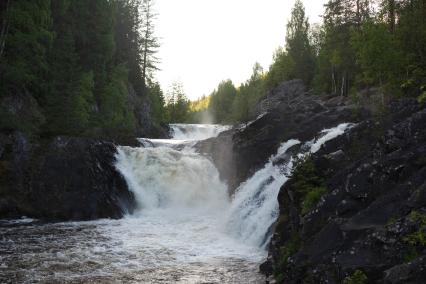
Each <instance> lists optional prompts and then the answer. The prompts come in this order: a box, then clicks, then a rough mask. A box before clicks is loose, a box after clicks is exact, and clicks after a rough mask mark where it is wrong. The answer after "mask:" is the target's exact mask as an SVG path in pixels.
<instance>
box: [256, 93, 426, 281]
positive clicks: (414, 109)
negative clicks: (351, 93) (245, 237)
mask: <svg viewBox="0 0 426 284" xmlns="http://www.w3.org/2000/svg"><path fill="white" fill-rule="evenodd" d="M425 125H426V108H424V107H423V108H422V107H420V106H419V105H418V104H417V103H416V102H415V101H413V100H402V101H399V102H396V103H394V104H392V105H391V106H390V109H389V114H388V115H386V117H385V118H384V119H383V120H380V121H378V120H365V121H362V122H360V123H359V124H358V125H357V126H356V127H354V128H353V129H351V130H350V131H348V133H346V134H345V135H343V136H341V137H338V138H337V139H335V140H333V141H330V142H329V143H327V144H326V145H324V147H323V148H322V149H321V150H320V151H319V152H318V153H316V154H315V155H314V156H313V157H312V161H313V164H314V165H315V168H316V169H317V171H318V175H319V176H320V177H321V178H322V179H323V180H324V181H325V187H326V189H327V191H326V193H325V194H324V195H323V196H322V198H321V200H320V201H319V202H318V203H317V204H316V205H315V207H314V208H313V209H311V210H310V211H309V212H303V211H302V209H301V205H302V203H303V202H304V201H303V194H301V192H300V188H299V187H298V184H300V178H292V179H290V180H289V181H288V182H287V183H286V184H285V185H284V186H283V187H282V188H281V191H280V194H279V197H278V201H279V204H280V217H279V219H278V220H279V221H278V224H277V228H276V232H275V234H274V236H273V239H272V242H271V245H270V248H269V257H268V261H267V262H266V263H264V264H263V265H262V267H261V268H262V271H263V272H264V273H265V274H267V275H271V276H272V275H273V276H274V278H275V279H276V280H277V282H278V283H343V282H345V281H346V283H423V282H422V281H424V279H426V262H425V252H426V250H425V249H426V198H425V197H426V128H425ZM361 278H362V279H364V280H363V282H349V281H351V280H353V281H355V279H358V280H360V279H361Z"/></svg>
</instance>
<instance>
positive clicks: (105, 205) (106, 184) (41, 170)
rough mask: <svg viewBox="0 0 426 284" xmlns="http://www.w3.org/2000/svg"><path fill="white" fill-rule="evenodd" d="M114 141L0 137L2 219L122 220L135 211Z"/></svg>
mask: <svg viewBox="0 0 426 284" xmlns="http://www.w3.org/2000/svg"><path fill="white" fill-rule="evenodd" d="M115 153H116V147H115V145H114V144H113V143H111V142H102V141H97V140H92V139H84V138H67V137H57V138H55V139H54V140H53V141H43V142H40V141H39V142H38V143H34V142H30V140H29V139H28V138H27V137H26V136H25V135H23V134H22V133H20V132H10V133H8V134H2V135H1V136H0V186H1V187H0V218H4V217H6V218H7V217H10V218H16V217H20V216H23V215H25V216H29V217H33V218H41V219H48V220H89V219H97V218H120V217H122V216H123V214H125V213H126V212H131V211H132V210H133V208H134V207H135V202H134V198H133V195H132V194H131V193H130V192H129V191H128V189H127V185H126V182H125V180H124V178H123V177H122V176H121V175H120V173H119V172H118V171H117V170H116V169H115V167H114V162H115Z"/></svg>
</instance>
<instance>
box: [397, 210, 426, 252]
mask: <svg viewBox="0 0 426 284" xmlns="http://www.w3.org/2000/svg"><path fill="white" fill-rule="evenodd" d="M408 218H409V220H410V221H411V222H413V223H417V225H418V229H417V230H416V231H415V232H413V233H411V234H409V235H407V236H405V237H404V238H403V239H402V240H403V241H404V242H405V243H406V244H408V245H410V246H412V247H419V246H421V247H424V246H426V214H423V213H419V212H417V211H413V212H411V213H410V215H409V217H408Z"/></svg>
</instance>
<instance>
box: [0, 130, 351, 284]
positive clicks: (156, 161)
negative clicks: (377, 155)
mask: <svg viewBox="0 0 426 284" xmlns="http://www.w3.org/2000/svg"><path fill="white" fill-rule="evenodd" d="M350 126H351V125H350V124H343V125H339V126H337V127H336V128H332V129H327V130H324V131H323V132H322V133H321V134H320V137H319V138H318V139H317V140H314V141H312V143H311V144H309V147H308V151H311V152H315V151H318V150H319V149H320V147H321V145H323V144H324V143H325V142H326V141H328V140H330V139H333V138H335V137H337V136H338V135H341V134H342V133H344V131H345V130H346V129H347V128H349V127H350ZM171 127H172V129H173V130H174V137H173V139H171V140H150V139H141V143H142V146H141V147H138V148H131V147H119V148H118V153H117V169H118V170H119V171H120V172H121V173H122V174H123V176H124V177H125V179H126V181H127V183H128V185H129V188H130V189H131V190H132V192H133V193H134V195H135V197H136V201H137V203H138V210H137V211H136V213H135V214H134V215H132V216H127V217H126V218H124V219H121V220H99V221H93V222H67V223H57V224H42V223H41V222H32V220H25V221H24V220H20V221H19V222H17V221H12V222H5V223H2V222H0V227H1V230H0V282H7V281H9V282H19V283H33V282H61V283H67V282H68V283H86V282H92V283H116V282H119V283H123V282H125V283H262V282H264V279H263V277H262V276H261V275H260V274H258V273H257V271H258V265H259V263H260V262H261V261H262V260H263V259H264V258H265V256H266V250H265V246H266V244H267V243H268V240H269V237H270V233H271V231H270V228H271V225H272V224H273V223H274V222H275V220H276V218H277V215H278V203H277V195H278V192H279V189H280V187H281V186H282V184H284V183H285V182H286V181H287V179H288V176H289V174H290V172H291V168H292V158H291V156H292V155H293V154H294V151H291V153H288V152H290V151H289V149H290V148H292V147H293V146H295V145H297V144H299V143H300V142H299V141H297V140H290V141H287V142H285V143H283V144H282V145H281V147H279V149H278V151H277V154H276V155H274V156H272V157H271V158H270V159H269V161H267V163H266V164H265V166H264V167H263V169H261V170H259V171H258V172H256V173H255V174H254V175H253V176H252V177H250V178H249V179H248V180H247V181H246V182H244V183H243V184H241V185H240V187H239V188H238V190H237V192H236V194H235V196H234V197H233V198H232V200H231V199H230V198H229V196H228V194H227V187H226V185H225V184H224V183H223V182H222V181H221V180H220V179H219V174H218V171H217V169H216V168H215V167H214V165H213V164H212V162H211V161H210V160H209V159H208V158H206V157H204V156H202V155H200V154H198V153H195V152H194V150H193V149H192V145H193V144H194V143H195V141H197V139H206V138H209V137H214V136H217V135H218V134H219V133H220V131H223V130H226V129H228V128H229V127H228V126H218V125H181V124H177V125H172V126H171ZM302 148H303V147H302ZM301 155H304V153H301Z"/></svg>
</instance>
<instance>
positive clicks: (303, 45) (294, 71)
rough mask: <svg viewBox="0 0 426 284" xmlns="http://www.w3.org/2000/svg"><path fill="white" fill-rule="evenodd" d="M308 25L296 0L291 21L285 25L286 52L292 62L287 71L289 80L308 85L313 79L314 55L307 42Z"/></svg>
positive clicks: (302, 8)
mask: <svg viewBox="0 0 426 284" xmlns="http://www.w3.org/2000/svg"><path fill="white" fill-rule="evenodd" d="M309 29H310V25H309V22H308V19H307V17H306V14H305V7H304V6H303V4H302V2H301V1H300V0H296V3H295V4H294V8H293V10H292V11H291V19H290V21H289V22H288V24H287V36H286V51H287V54H288V57H289V60H290V61H291V62H293V65H292V68H291V69H290V70H289V73H290V79H293V78H298V79H302V80H303V82H305V84H306V85H308V86H309V85H310V84H311V81H312V78H313V70H314V54H313V49H312V47H311V43H310V41H309Z"/></svg>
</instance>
